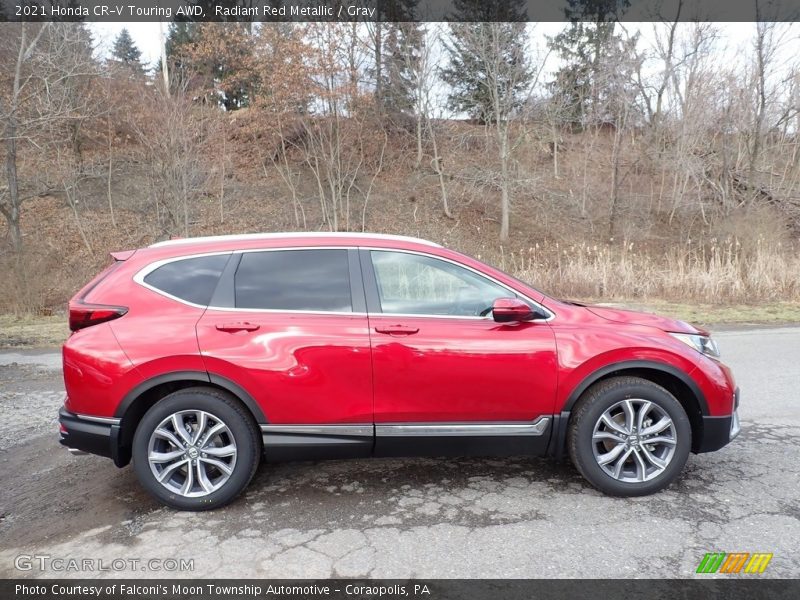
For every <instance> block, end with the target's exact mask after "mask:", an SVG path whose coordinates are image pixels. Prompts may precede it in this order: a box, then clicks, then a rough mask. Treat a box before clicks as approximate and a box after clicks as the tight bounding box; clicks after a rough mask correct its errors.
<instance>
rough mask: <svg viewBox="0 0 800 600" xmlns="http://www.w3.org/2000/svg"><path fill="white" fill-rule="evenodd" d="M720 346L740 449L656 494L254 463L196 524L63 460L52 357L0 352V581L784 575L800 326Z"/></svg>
mask: <svg viewBox="0 0 800 600" xmlns="http://www.w3.org/2000/svg"><path fill="white" fill-rule="evenodd" d="M717 337H718V339H719V341H720V345H721V346H722V350H723V355H724V357H725V360H726V362H728V363H729V364H731V365H732V366H733V368H734V372H735V373H736V375H737V377H738V380H739V383H740V385H741V387H742V408H741V417H742V421H743V432H742V435H741V436H740V437H739V438H738V439H737V440H736V441H735V442H734V443H733V444H731V445H730V446H728V447H727V448H725V449H723V450H721V451H720V452H717V453H713V454H706V455H700V456H695V455H692V456H691V457H690V459H689V463H688V464H687V467H686V469H685V471H684V474H683V475H682V477H681V478H680V479H679V480H678V482H677V483H676V484H674V485H673V486H672V487H671V488H670V489H668V490H666V491H665V492H662V493H660V494H657V495H655V496H650V497H646V498H636V499H619V498H610V497H606V496H603V495H602V494H600V493H598V492H596V491H595V490H593V489H592V488H591V487H589V486H588V485H587V484H585V483H584V481H583V480H582V479H581V477H580V476H579V475H578V474H577V473H576V472H575V470H574V469H573V468H572V467H571V466H570V465H568V464H561V465H559V464H556V463H554V462H552V461H548V460H532V459H521V458H510V459H455V460H453V459H449V460H444V459H443V460H433V459H391V460H388V459H387V460H353V461H331V462H316V463H315V462H301V463H290V464H282V465H277V466H276V465H262V467H261V468H260V469H259V472H258V473H257V475H256V477H255V479H254V481H253V482H252V484H251V485H250V487H249V489H248V491H247V492H246V493H245V494H244V496H243V497H242V498H241V499H240V500H238V501H237V502H235V503H234V504H233V505H231V506H229V507H227V508H225V509H222V510H218V511H215V512H212V513H203V514H192V513H177V512H174V511H171V510H169V509H165V508H162V507H160V506H159V505H157V504H156V503H155V502H154V501H153V500H152V499H150V497H149V496H147V495H146V494H145V493H144V492H143V491H142V490H141V489H140V488H139V486H138V484H137V482H136V479H135V477H134V475H133V472H132V470H131V469H130V468H126V469H122V470H119V469H116V468H115V467H114V466H113V464H111V462H110V461H109V460H107V459H102V458H99V457H72V456H70V455H69V454H68V453H67V452H66V451H64V450H63V449H62V448H60V447H59V446H58V443H57V435H56V431H57V428H56V424H55V423H56V421H55V412H56V410H57V408H58V406H59V404H60V403H61V401H62V398H63V387H62V383H61V376H60V371H59V365H60V358H59V356H58V355H57V354H54V353H42V352H17V353H2V352H0V419H2V422H3V427H2V430H1V431H0V469H1V470H2V473H3V478H2V482H3V485H2V486H0V576H2V577H55V576H70V577H109V576H122V577H130V576H141V577H159V576H164V575H165V573H164V571H161V570H157V569H155V568H154V567H153V566H152V565H142V564H141V563H138V564H137V566H136V567H132V566H127V567H126V568H125V569H123V570H120V571H113V570H112V571H103V572H98V571H90V572H85V571H84V572H64V571H60V570H58V569H54V568H53V567H52V565H51V566H50V567H49V568H47V569H45V570H41V569H39V568H38V566H37V567H35V568H34V569H32V570H29V571H20V570H18V569H16V568H15V566H14V562H15V558H16V557H18V556H19V555H47V556H50V557H52V558H64V559H69V558H90V559H95V560H97V559H103V560H104V561H107V562H108V561H111V560H113V559H123V560H124V561H131V560H136V559H138V560H141V561H146V560H148V559H162V560H163V559H166V558H178V559H180V558H184V559H192V560H193V561H194V565H193V566H194V570H193V571H187V572H185V573H184V574H185V575H187V576H198V575H201V576H208V577H223V576H224V577H239V576H242V577H281V578H283V577H332V576H340V577H380V578H406V577H419V578H434V577H623V578H624V577H688V576H692V575H693V574H694V571H695V568H696V567H697V564H698V563H699V561H700V559H701V558H702V556H703V554H704V553H706V552H712V551H726V552H739V551H742V552H773V553H774V555H775V556H774V558H773V560H772V562H771V563H770V565H769V567H768V569H767V571H766V572H765V573H764V576H769V577H797V576H798V575H800V555H798V551H797V540H798V539H800V469H798V467H797V465H798V464H799V463H798V458H800V456H799V455H800V429H799V428H798V425H800V411H798V409H797V406H796V391H795V390H796V385H797V381H798V380H800V329H797V328H774V329H764V330H759V329H749V330H740V331H725V332H721V333H719V334H718V336H717ZM95 564H97V563H95ZM106 564H107V563H106ZM95 568H97V566H96V567H95ZM166 574H167V575H169V576H175V575H177V576H179V575H180V574H181V573H173V572H170V573H166ZM704 577H708V576H704Z"/></svg>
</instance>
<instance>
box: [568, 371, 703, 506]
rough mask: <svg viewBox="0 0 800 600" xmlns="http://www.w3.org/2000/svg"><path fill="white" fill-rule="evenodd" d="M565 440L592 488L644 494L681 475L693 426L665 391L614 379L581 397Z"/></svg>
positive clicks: (634, 380) (619, 493)
mask: <svg viewBox="0 0 800 600" xmlns="http://www.w3.org/2000/svg"><path fill="white" fill-rule="evenodd" d="M567 443H568V448H569V453H570V456H571V458H572V462H573V463H574V464H575V466H576V467H577V469H578V471H580V473H581V474H582V475H583V476H584V477H585V478H586V479H587V480H588V481H589V482H590V483H591V484H592V485H593V486H594V487H596V488H597V489H599V490H600V491H602V492H605V493H607V494H611V495H614V496H644V495H647V494H652V493H655V492H657V491H659V490H662V489H664V488H665V487H667V486H668V485H669V484H670V483H672V482H673V481H674V480H675V478H676V477H677V476H678V475H679V474H680V472H681V470H682V469H683V466H684V465H685V464H686V459H687V458H688V456H689V450H690V448H691V446H692V429H691V425H690V423H689V418H688V417H687V415H686V411H685V410H684V409H683V407H682V406H681V404H680V402H678V400H677V399H676V398H675V397H674V396H673V395H672V394H670V393H669V392H668V391H667V390H666V389H664V388H663V387H661V386H660V385H657V384H656V383H653V382H652V381H648V380H646V379H641V378H638V377H617V378H614V379H609V380H606V381H603V382H601V383H599V384H597V385H595V386H593V387H592V388H590V389H589V390H588V391H587V392H586V393H585V394H584V395H583V396H582V397H581V399H580V400H579V401H578V404H577V405H576V408H575V411H574V412H573V416H572V418H571V420H570V426H569V429H568V438H567Z"/></svg>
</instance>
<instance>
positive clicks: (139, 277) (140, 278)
mask: <svg viewBox="0 0 800 600" xmlns="http://www.w3.org/2000/svg"><path fill="white" fill-rule="evenodd" d="M315 235H318V234H315ZM222 237H224V236H222ZM309 237H311V236H309ZM372 237H374V236H372ZM399 237H402V236H399ZM195 239H200V238H195ZM214 239H216V238H214ZM412 239H413V238H412ZM173 241H180V240H173ZM160 243H162V244H163V243H164V242H160ZM150 247H151V248H152V247H153V246H150ZM437 247H440V248H441V246H437ZM287 250H370V251H371V250H377V251H382V252H402V253H404V254H416V255H419V256H424V257H426V258H431V259H434V260H442V261H445V262H449V263H451V264H453V265H455V266H457V267H461V268H462V269H467V270H469V271H472V272H473V273H475V274H476V275H478V276H479V277H483V278H485V279H488V280H489V281H491V282H493V283H495V284H497V285H499V286H500V287H502V288H505V289H506V290H508V291H509V292H511V293H512V294H513V295H514V296H519V297H520V298H522V299H523V300H525V301H527V302H529V303H530V304H532V305H533V306H536V307H537V308H539V309H540V310H542V312H544V313H545V314H547V315H549V316H548V317H547V318H545V319H536V321H535V322H537V323H547V322H549V321H552V320H553V319H554V318H555V316H556V315H555V313H554V312H553V311H551V310H550V309H548V308H546V307H545V306H543V305H542V304H541V303H540V302H537V301H536V300H533V299H532V298H530V297H529V296H527V295H526V294H523V293H522V292H520V291H518V290H515V289H514V288H512V287H510V286H509V285H507V284H505V283H503V282H502V281H498V280H497V279H495V278H494V277H492V276H491V275H488V274H486V273H483V272H482V271H479V270H478V269H475V268H473V267H470V266H468V265H465V264H464V263H460V262H458V261H456V260H453V259H450V258H445V257H443V256H437V255H435V254H430V253H428V252H421V251H419V250H406V249H403V248H386V247H381V246H280V247H276V248H246V249H242V250H221V251H216V252H201V253H198V254H186V255H182V256H172V257H170V258H164V259H161V260H158V261H156V262H153V263H150V264H149V265H147V266H145V267H143V268H142V269H140V270H139V271H138V272H137V273H136V274H135V275H134V276H133V280H134V281H135V282H136V283H138V284H139V285H141V286H142V287H145V288H147V289H149V290H151V291H153V292H155V293H157V294H160V295H161V296H164V297H165V298H169V299H171V300H174V301H176V302H180V303H181V304H185V305H186V306H191V307H194V308H199V309H202V310H206V309H208V310H217V311H222V312H250V313H252V312H256V313H267V314H269V313H277V314H297V315H335V316H352V317H398V318H422V319H467V320H471V321H492V322H494V320H493V319H492V317H491V316H489V315H486V316H484V317H480V316H471V315H427V314H408V313H384V312H379V313H370V312H352V311H327V310H291V309H279V308H237V307H227V306H213V305H208V306H203V305H201V304H195V303H194V302H189V301H188V300H183V299H182V298H178V297H177V296H173V295H172V294H169V293H167V292H165V291H163V290H160V289H158V288H156V287H154V286H152V285H150V284H148V283H146V282H145V281H144V278H145V277H147V275H149V274H150V273H151V272H153V271H155V270H156V269H157V268H159V267H161V266H163V265H166V264H169V263H171V262H175V261H178V260H186V259H190V258H202V257H204V256H218V255H221V254H230V255H233V254H245V253H250V252H280V251H287Z"/></svg>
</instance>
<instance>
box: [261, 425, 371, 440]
mask: <svg viewBox="0 0 800 600" xmlns="http://www.w3.org/2000/svg"><path fill="white" fill-rule="evenodd" d="M261 433H284V434H289V435H322V436H344V437H372V436H373V433H374V431H373V426H372V424H371V423H370V424H361V423H356V424H352V425H261Z"/></svg>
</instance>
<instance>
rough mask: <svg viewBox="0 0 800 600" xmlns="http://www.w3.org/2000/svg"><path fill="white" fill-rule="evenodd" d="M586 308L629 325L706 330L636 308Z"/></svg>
mask: <svg viewBox="0 0 800 600" xmlns="http://www.w3.org/2000/svg"><path fill="white" fill-rule="evenodd" d="M584 308H586V310H588V311H589V312H591V313H592V314H593V315H595V316H598V317H600V318H602V319H606V320H607V321H613V322H614V323H626V324H630V325H645V326H647V327H656V328H658V329H661V330H662V331H672V332H675V333H701V334H707V332H706V331H704V330H702V329H698V328H697V327H694V326H693V325H689V324H688V323H685V322H684V321H680V320H678V319H673V318H670V317H662V316H659V315H654V314H651V313H645V312H639V311H636V310H623V309H621V308H611V307H605V306H585V307H584Z"/></svg>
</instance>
